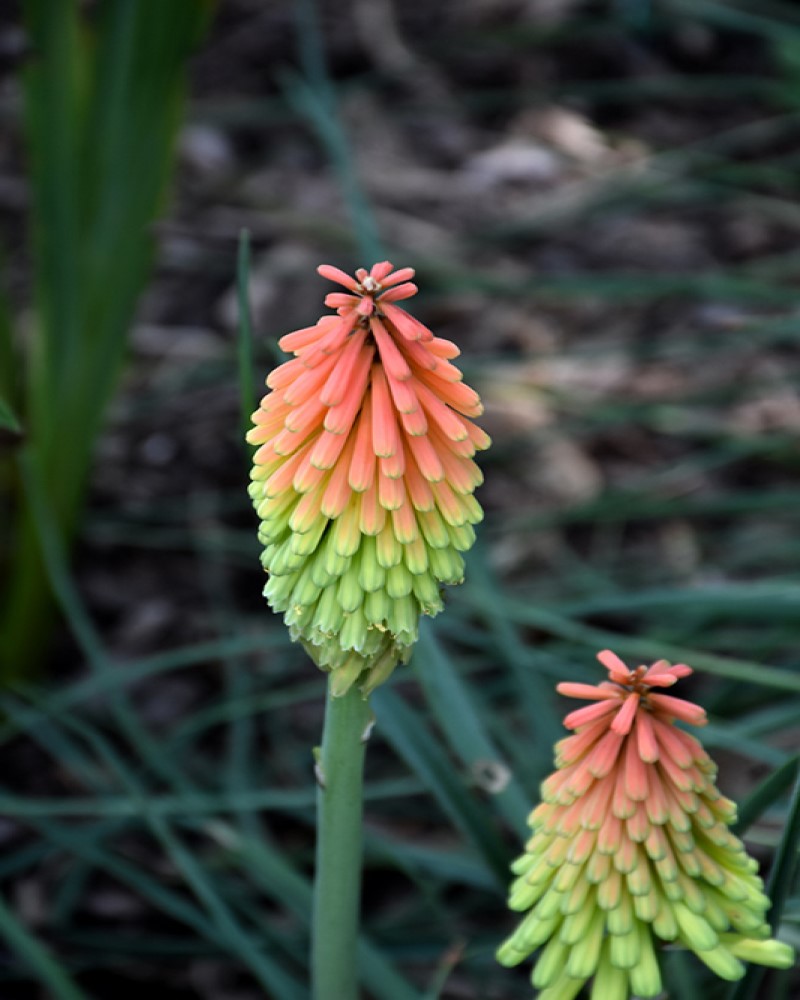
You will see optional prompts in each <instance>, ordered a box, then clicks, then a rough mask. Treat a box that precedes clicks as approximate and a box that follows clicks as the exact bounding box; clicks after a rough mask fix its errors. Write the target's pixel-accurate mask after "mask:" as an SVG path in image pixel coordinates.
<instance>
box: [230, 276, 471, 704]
mask: <svg viewBox="0 0 800 1000" xmlns="http://www.w3.org/2000/svg"><path fill="white" fill-rule="evenodd" d="M318 270H319V273H320V274H321V275H322V276H323V277H324V278H328V279H330V280H331V281H335V282H337V283H338V284H340V285H343V286H344V288H345V289H346V291H343V292H332V293H331V294H330V295H328V296H327V298H326V299H325V304H326V305H328V306H330V307H332V308H333V309H335V310H336V315H329V316H323V317H322V318H321V319H320V320H319V322H318V323H317V324H316V325H315V326H312V327H308V328H307V329H303V330H297V331H295V332H294V333H290V334H288V335H287V336H285V337H283V339H282V340H281V341H280V346H281V348H282V349H283V350H284V351H286V352H291V353H293V354H294V355H295V357H294V358H293V359H291V360H290V361H287V362H286V363H285V364H283V365H281V366H280V367H279V368H277V369H276V370H275V371H273V372H272V373H271V375H270V376H269V378H268V379H267V385H268V387H269V389H270V390H271V391H270V392H268V393H267V395H266V396H265V397H264V398H263V399H262V401H261V405H260V407H259V409H258V410H257V411H256V412H255V413H254V414H253V422H254V425H255V426H254V427H253V429H252V430H251V431H250V432H249V434H248V435H247V440H248V441H249V442H250V443H251V444H254V445H258V446H259V447H258V450H257V451H256V453H255V456H254V466H253V471H252V480H253V482H252V483H251V486H250V495H251V497H252V499H253V504H254V506H255V508H256V511H257V513H258V516H259V518H260V519H261V527H260V531H259V538H260V540H261V542H262V544H263V545H264V552H263V555H262V563H263V565H264V568H265V569H266V571H267V572H268V573H269V580H268V582H267V585H266V587H265V590H264V594H265V596H266V598H267V600H268V601H269V603H270V605H271V606H272V608H273V609H274V610H275V611H280V612H283V614H284V620H285V622H286V624H287V625H288V626H289V629H290V632H291V635H292V638H293V639H298V640H300V642H302V644H303V646H304V647H305V648H306V650H307V651H308V653H309V654H310V655H311V657H312V659H313V660H314V662H315V663H316V664H317V665H318V666H319V667H321V668H322V669H323V670H327V671H333V679H332V690H333V692H334V693H335V694H337V695H341V694H344V693H345V692H346V691H347V690H348V689H349V688H350V686H351V685H352V684H353V683H355V682H358V683H360V684H361V687H362V690H364V692H365V693H367V692H369V691H370V690H371V689H372V688H374V687H375V686H376V685H377V684H379V683H380V682H381V681H383V680H385V679H386V678H387V677H388V676H389V674H390V673H391V671H392V670H393V669H394V667H395V666H396V665H397V663H401V662H405V661H406V660H407V659H408V657H409V656H410V654H411V650H412V648H413V646H414V643H415V642H416V639H417V626H418V621H419V616H420V615H421V614H425V615H435V614H437V613H438V612H439V611H441V610H442V598H441V585H442V584H448V583H460V582H461V580H462V577H463V570H464V562H463V559H462V557H461V553H462V552H464V551H466V550H467V549H469V548H470V546H471V545H472V543H473V541H474V540H475V532H474V530H473V527H472V526H473V525H474V524H476V523H478V522H479V521H480V520H481V519H482V517H483V512H482V510H481V508H480V505H479V504H478V502H477V500H476V499H475V497H474V496H473V492H474V490H475V488H476V487H477V486H478V485H479V484H480V483H481V481H482V476H481V472H480V470H479V469H478V466H477V465H476V464H475V462H474V461H473V456H474V455H475V452H476V451H479V450H482V449H484V448H487V447H488V446H489V438H488V436H487V435H486V434H485V433H484V432H483V431H482V430H481V429H480V428H479V427H477V426H476V425H475V424H474V423H473V422H472V420H471V419H470V418H472V417H477V416H480V414H481V413H482V412H483V408H482V406H481V403H480V400H479V398H478V395H477V393H475V392H474V391H473V390H472V389H470V388H469V387H468V386H466V385H465V384H464V383H463V381H462V376H461V372H460V371H459V370H458V368H456V367H455V366H454V365H452V364H451V363H450V362H451V360H452V359H453V358H455V357H457V356H458V354H459V350H458V348H457V347H456V346H455V345H454V344H452V343H451V342H450V341H448V340H442V339H440V338H438V337H434V335H433V334H432V333H431V331H430V330H428V329H427V328H426V327H425V326H423V325H422V323H420V322H419V321H418V320H416V319H414V318H413V317H412V316H411V315H409V313H407V312H406V311H405V310H404V309H402V308H401V307H400V306H399V305H397V303H398V302H399V301H401V300H402V299H407V298H409V297H411V296H412V295H414V294H415V293H416V291H417V287H416V285H414V284H412V283H411V281H410V279H411V278H412V277H413V276H414V272H413V271H412V270H411V268H403V269H401V270H398V271H395V270H394V269H393V266H392V265H391V264H390V263H389V262H388V261H384V262H383V263H380V264H376V265H375V266H374V267H373V268H372V270H371V271H369V272H367V271H366V270H364V269H363V268H362V269H359V270H358V271H356V274H355V277H351V276H350V275H348V274H345V273H344V272H343V271H340V270H338V268H335V267H330V266H328V265H323V266H322V267H320V268H318Z"/></svg>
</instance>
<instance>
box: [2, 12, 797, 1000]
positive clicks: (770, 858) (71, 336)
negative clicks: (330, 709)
mask: <svg viewBox="0 0 800 1000" xmlns="http://www.w3.org/2000/svg"><path fill="white" fill-rule="evenodd" d="M191 6H194V7H196V8H197V9H196V10H195V11H194V12H193V11H192V10H191V9H190V7H191ZM202 6H203V5H202V4H189V5H188V6H187V5H186V4H182V3H178V2H177V0H176V4H175V7H174V8H173V10H174V11H177V13H175V15H174V16H175V20H174V21H173V22H171V23H169V24H165V23H164V5H163V2H162V0H139V3H138V4H137V3H133V2H128V0H102V2H98V3H80V4H73V3H70V2H67V0H58V2H54V3H52V4H51V5H49V6H48V5H46V4H43V2H42V0H30V2H28V3H26V4H23V5H22V7H19V6H17V5H15V4H13V3H6V4H4V6H3V19H2V22H0V61H1V65H0V69H2V80H1V81H0V115H1V116H2V124H3V127H2V130H0V215H2V219H3V223H4V227H3V228H4V235H3V241H2V243H3V274H2V278H3V281H2V284H3V300H4V301H3V309H2V317H1V319H2V322H0V330H2V335H0V348H2V352H1V353H0V424H1V425H2V431H0V433H2V439H1V440H0V475H1V476H2V478H0V490H1V491H2V494H1V495H0V518H2V520H3V523H4V526H5V525H7V526H8V530H7V531H4V533H3V538H2V540H1V544H2V548H0V566H2V568H3V585H4V598H3V600H4V603H5V618H4V619H3V620H4V622H5V631H4V633H3V635H2V643H3V645H4V654H5V656H6V662H5V668H4V669H5V674H4V676H5V677H6V682H5V684H4V689H3V691H2V694H0V716H1V717H0V741H1V749H0V754H1V755H2V777H1V778H0V785H1V786H2V789H1V790H0V813H2V819H0V882H1V883H2V889H3V893H2V901H0V938H1V939H2V940H1V941H0V995H2V996H3V997H4V998H8V1000H17V998H20V1000H23V998H24V1000H34V998H37V1000H38V998H42V1000H44V998H47V1000H50V998H53V997H55V998H58V1000H61V998H62V997H64V998H67V1000H75V998H81V997H89V998H93V1000H95V998H96V1000H105V998H108V997H112V996H113V997H114V998H115V1000H126V998H127V997H134V996H136V997H139V996H141V994H142V991H143V990H148V989H149V990H155V991H156V992H157V995H158V996H159V997H164V998H166V1000H183V998H190V997H192V998H194V997H198V998H202V1000H251V998H255V997H263V996H269V997H274V998H278V1000H295V998H296V1000H303V998H304V997H305V996H307V987H306V960H305V954H306V947H307V933H308V916H309V909H308V907H309V893H310V875H311V862H312V856H313V824H314V811H313V804H314V777H313V770H312V755H311V748H312V747H313V746H314V745H315V744H316V743H317V742H318V741H319V732H320V725H321V719H322V707H323V706H322V701H323V692H324V679H323V677H322V676H321V675H320V674H319V673H318V672H317V671H316V670H315V668H314V667H313V666H312V665H311V664H310V663H309V662H307V661H306V659H305V657H304V655H303V653H302V651H301V650H299V649H298V648H294V647H292V646H291V645H290V644H289V642H288V639H287V637H286V635H285V632H284V629H283V626H282V624H281V622H280V620H279V619H276V618H274V617H273V616H272V615H271V613H270V612H269V610H268V608H267V607H266V605H265V603H264V601H263V599H262V598H261V596H260V591H261V587H262V585H263V581H262V573H261V570H260V566H259V562H258V545H257V542H256V538H255V527H256V526H255V520H254V517H253V515H252V512H251V511H250V508H249V503H248V499H247V495H246V483H247V472H248V466H249V455H248V452H247V449H246V448H245V446H244V445H243V441H242V406H243V405H246V403H247V400H248V399H249V398H250V397H251V395H252V394H253V392H257V391H258V388H257V387H258V386H260V385H261V384H262V382H263V376H264V375H265V374H266V372H267V371H268V370H269V368H270V367H272V366H273V365H274V364H275V363H276V362H277V361H278V360H279V358H280V352H279V351H278V349H277V339H278V338H279V337H280V336H281V335H282V334H283V333H285V332H288V331H289V330H291V329H294V328H297V327H301V326H306V325H309V324H311V323H313V322H315V321H316V319H317V318H318V316H319V315H320V314H321V313H322V312H323V311H324V310H323V307H322V298H323V296H324V294H325V293H326V291H327V290H328V287H327V283H325V282H324V281H323V280H322V279H320V278H319V277H318V276H317V275H316V273H315V267H316V265H317V264H318V263H321V262H327V263H332V264H335V265H337V266H338V267H341V268H343V269H345V270H352V269H354V268H355V267H357V266H361V265H364V264H366V265H367V266H369V265H370V264H371V263H373V261H374V260H377V259H383V258H385V257H388V258H389V259H390V260H392V261H393V262H394V263H395V264H396V265H397V266H412V267H415V268H416V270H417V282H418V284H419V286H420V294H419V296H418V297H417V298H416V299H415V300H414V301H413V302H412V303H411V309H412V311H413V312H414V313H415V314H416V315H417V316H418V317H419V318H420V319H422V320H423V321H424V322H425V323H426V324H427V325H429V326H430V327H431V328H432V329H434V330H435V331H436V333H437V334H439V335H440V336H444V337H448V338H450V339H452V340H454V341H456V342H457V343H458V344H459V346H460V347H461V348H462V351H463V357H462V359H461V360H462V362H463V369H464V371H465V375H466V378H467V381H469V382H470V383H471V384H473V385H475V386H476V388H477V389H478V390H479V391H480V393H481V395H482V397H483V398H484V400H485V404H486V414H485V417H484V419H483V426H484V427H485V428H486V429H487V430H488V431H489V433H490V434H491V435H492V436H493V439H494V446H493V448H492V450H491V451H490V452H488V453H487V454H486V455H485V456H483V457H482V464H483V467H484V471H485V476H486V483H485V485H484V487H483V488H482V490H481V491H480V494H479V496H480V499H481V501H482V503H483V505H484V507H485V509H486V521H485V524H484V525H483V529H482V531H481V533H480V539H479V544H478V545H477V546H476V549H475V551H474V552H473V553H472V554H471V555H470V557H469V559H468V564H467V581H466V583H465V584H464V585H463V586H462V587H460V588H458V589H457V590H453V591H452V593H451V595H450V599H449V606H448V608H447V610H446V612H445V613H444V614H443V615H442V616H441V617H440V618H439V619H438V620H437V621H436V622H435V623H432V625H431V626H430V627H428V628H427V629H426V630H425V633H424V636H423V640H422V641H421V643H420V647H419V652H418V654H417V655H415V658H414V661H413V663H412V665H411V666H410V667H408V668H404V669H402V670H399V671H398V672H397V674H396V676H395V678H394V679H393V682H392V684H391V685H387V687H386V688H385V689H383V690H381V691H380V692H379V693H378V695H377V696H376V698H375V713H376V717H377V725H376V727H375V730H374V732H373V735H372V739H371V745H370V750H369V757H368V766H367V796H368V803H367V844H366V869H365V885H364V916H365V920H364V928H365V941H364V946H363V952H362V958H363V967H364V973H363V975H364V983H365V992H364V996H365V997H370V998H375V1000H413V998H417V1000H422V998H425V1000H434V998H437V997H441V998H442V1000H475V998H482V1000H522V998H525V997H529V996H531V992H532V991H531V987H530V985H529V984H528V982H527V974H526V972H525V970H519V971H517V972H511V971H508V970H503V969H500V968H499V967H498V966H496V965H495V964H494V962H493V958H492V956H493V950H494V948H495V947H496V945H497V944H498V942H499V940H500V939H501V937H502V936H503V935H504V934H505V933H507V932H508V931H509V930H510V928H511V927H512V925H513V923H514V918H513V917H512V916H511V915H510V914H508V913H507V911H506V910H505V907H504V891H505V883H506V876H505V869H506V865H507V863H508V861H509V860H510V859H511V857H513V856H514V855H515V854H516V853H518V851H519V847H520V844H521V842H522V838H523V837H524V829H525V826H524V818H525V814H526V811H527V809H528V808H529V806H530V805H532V804H533V803H534V801H535V797H536V790H537V786H538V783H539V781H540V780H541V779H542V777H543V776H544V775H545V774H546V773H547V772H548V770H549V769H550V766H551V760H552V744H553V742H554V741H555V740H556V739H558V738H559V737H560V735H561V733H562V732H563V730H562V728H561V724H560V720H561V718H562V717H563V714H564V713H565V712H566V711H567V710H568V706H567V704H566V703H565V702H564V700H563V699H559V698H558V697H557V696H556V695H555V694H554V693H553V688H554V685H555V683H557V681H558V680H559V679H566V678H569V679H575V680H592V679H596V678H597V677H598V676H599V673H598V670H599V668H598V667H597V666H596V664H594V660H593V657H594V653H595V652H596V651H597V650H598V649H600V648H604V647H607V646H610V647H611V648H613V649H615V650H616V651H617V652H618V653H620V654H621V655H623V656H624V657H626V658H628V659H629V660H631V661H633V660H635V661H637V662H639V661H649V660H651V659H654V658H657V657H660V656H662V655H663V656H665V657H668V658H670V659H672V660H679V659H680V660H684V661H686V662H688V663H689V664H691V665H692V666H693V667H695V669H696V674H695V676H694V677H693V678H692V679H691V680H690V681H689V682H686V683H685V687H684V692H683V693H684V694H687V695H688V696H690V697H692V698H693V699H694V700H699V701H701V702H702V703H703V704H704V705H705V706H706V707H707V709H708V711H709V715H710V718H711V722H710V724H709V726H708V728H707V730H706V731H705V735H704V740H705V742H706V745H707V746H708V748H709V750H710V751H711V753H712V754H713V755H714V756H715V758H716V759H717V760H718V761H719V763H720V769H721V773H720V785H721V787H722V789H723V790H724V791H725V792H726V793H727V794H729V795H731V796H733V797H735V798H736V799H737V800H739V801H740V802H742V803H744V805H743V809H742V816H741V824H740V829H741V830H742V831H746V834H747V842H748V845H749V847H750V849H751V851H752V852H753V853H754V854H755V855H756V856H757V857H758V858H759V860H760V862H761V863H762V865H763V871H764V874H765V877H766V876H769V875H770V873H772V879H773V884H777V885H778V887H779V891H780V896H781V899H780V908H781V910H782V930H781V936H782V937H783V938H784V939H786V940H789V941H792V942H794V943H795V944H796V943H798V942H799V941H800V897H798V890H797V884H796V881H795V880H794V879H793V876H792V868H793V861H794V860H795V858H796V855H797V849H798V840H799V839H800V819H799V818H798V802H797V795H796V794H795V797H794V798H791V796H790V790H791V786H792V784H793V782H794V781H795V778H796V775H797V759H798V758H797V750H798V732H799V731H800V727H799V726H798V718H799V717H800V669H799V668H800V659H799V658H798V639H800V579H799V577H798V564H799V562H800V537H799V536H798V520H800V486H798V472H800V458H798V435H799V432H800V395H798V389H799V388H800V383H799V379H800V354H799V353H798V337H800V311H798V300H799V297H800V288H798V284H799V282H800V254H798V231H800V207H798V192H800V173H798V168H800V12H798V11H797V9H796V7H795V6H794V5H793V4H791V3H788V2H780V0H768V2H759V3H754V2H750V3H748V2H733V0H692V2H688V0H661V2H654V0H653V2H650V0H616V2H611V0H609V2H594V3H591V2H580V0H458V2H456V0H430V2H428V3H426V4H403V3H399V2H396V0H347V2H344V3H332V2H327V0H320V2H318V3H316V4H314V3H313V2H312V0H297V2H294V3H292V2H288V0H283V2H277V0H220V2H218V3H217V4H216V6H213V7H211V6H209V7H208V8H203V12H199V9H200V8H201V7H202ZM159 7H161V8H162V9H161V12H160V13H159V11H158V10H157V9H156V8H159ZM159 18H160V19H161V20H159ZM37 73H38V76H37ZM184 81H185V82H184ZM86 109H88V110H86ZM170 150H172V154H170ZM154 165H155V167H154ZM156 167H157V169H155V168H156ZM242 230H247V231H248V233H249V259H248V254H247V253H246V251H247V245H246V244H243V243H242V242H241V238H240V237H241V233H242ZM237 257H238V259H239V262H240V266H239V278H240V284H241V283H242V282H243V281H244V280H245V279H246V280H247V282H248V289H249V291H248V304H249V311H250V313H251V316H252V327H253V340H252V352H251V354H250V353H249V352H248V350H247V348H248V343H247V340H246V338H244V339H243V338H242V336H241V334H240V316H241V309H240V305H241V295H240V294H237ZM151 265H152V266H151ZM240 291H241V289H239V292H240ZM106 401H107V402H106ZM82 408H83V409H82ZM73 480H74V483H73ZM70 484H72V485H70ZM42 551H44V553H45V560H44V561H45V563H46V566H45V567H44V568H43V569H42V570H41V573H40V576H41V579H40V580H39V582H38V583H37V581H36V579H35V578H36V575H37V574H36V572H35V571H34V570H30V567H31V566H33V565H34V564H35V563H36V560H37V558H39V556H38V555H37V553H40V552H42ZM20 552H23V553H25V555H24V558H20V556H19V553H20ZM20 563H24V565H25V566H26V567H28V571H29V572H28V579H27V582H26V581H25V580H23V576H24V575H25V568H24V567H22V568H21V567H20ZM23 593H24V594H26V595H27V596H26V597H25V598H24V601H23V598H21V597H20V594H23ZM53 593H54V594H55V595H56V596H55V598H53V597H52V596H50V597H48V596H47V595H48V594H53ZM31 595H34V596H31ZM37 595H38V596H37ZM25 602H28V603H27V604H26V603H25ZM31 602H32V603H31ZM26 607H27V608H28V610H27V611H26V610H25V608H26ZM9 609H11V610H10V611H9ZM26 616H27V617H26ZM26 622H27V624H26ZM666 963H667V972H668V984H669V996H670V997H672V998H681V1000H692V998H695V997H700V996H704V997H707V998H709V1000H715V998H719V1000H723V998H725V1000H732V998H733V997H734V996H736V998H737V1000H745V998H746V997H748V996H749V997H750V998H751V1000H752V998H754V997H757V998H774V1000H782V998H783V1000H785V998H791V997H797V996H800V980H798V978H797V976H796V975H795V974H793V973H791V972H789V973H782V974H771V975H769V976H767V977H764V978H750V979H748V980H747V981H746V983H745V985H744V986H739V987H736V988H735V989H738V991H739V992H738V993H735V992H734V991H733V990H732V989H731V987H730V986H728V985H727V984H721V983H718V982H715V981H713V980H712V979H711V978H710V977H709V976H708V975H707V973H706V971H705V970H704V969H703V968H702V967H700V966H699V964H698V963H695V962H694V961H693V960H691V961H690V960H689V959H687V958H686V957H685V956H683V955H681V954H680V953H677V952H675V953H671V954H669V955H668V956H667V957H666ZM748 991H749V992H748Z"/></svg>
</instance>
